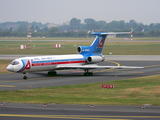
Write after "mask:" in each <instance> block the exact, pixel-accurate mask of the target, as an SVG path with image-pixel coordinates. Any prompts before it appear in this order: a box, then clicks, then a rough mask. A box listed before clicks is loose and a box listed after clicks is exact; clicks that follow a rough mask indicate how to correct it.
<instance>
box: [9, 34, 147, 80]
mask: <svg viewBox="0 0 160 120" xmlns="http://www.w3.org/2000/svg"><path fill="white" fill-rule="evenodd" d="M92 34H93V35H96V38H95V40H94V41H93V43H92V44H91V45H90V46H78V47H77V52H78V54H69V55H48V56H34V57H22V58H18V59H15V60H13V61H12V62H11V63H10V64H9V65H8V66H7V68H6V69H7V70H8V71H11V72H16V73H23V74H24V76H23V79H27V75H26V73H27V72H35V71H48V75H56V74H57V72H56V70H64V69H83V70H84V75H85V76H92V75H93V73H92V72H89V70H90V69H98V68H99V69H110V68H115V69H126V68H144V67H136V66H99V65H97V64H96V63H99V62H103V61H104V60H105V58H104V56H103V55H102V49H103V45H104V42H105V39H106V36H107V35H110V34H132V33H131V32H100V33H92Z"/></svg>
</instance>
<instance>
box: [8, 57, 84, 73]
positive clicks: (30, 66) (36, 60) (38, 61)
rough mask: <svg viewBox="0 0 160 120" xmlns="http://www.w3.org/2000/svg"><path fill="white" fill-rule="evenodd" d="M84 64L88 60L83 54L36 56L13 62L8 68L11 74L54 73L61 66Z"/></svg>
mask: <svg viewBox="0 0 160 120" xmlns="http://www.w3.org/2000/svg"><path fill="white" fill-rule="evenodd" d="M84 64H86V59H85V58H84V56H83V55H81V54H73V55H50V56H35V57H23V58H19V59H15V60H13V61H12V62H11V64H9V65H8V66H7V70H9V71H11V72H31V71H54V70H56V69H57V68H58V67H57V66H59V65H63V66H66V67H67V66H73V65H84Z"/></svg>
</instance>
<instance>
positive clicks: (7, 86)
mask: <svg viewBox="0 0 160 120" xmlns="http://www.w3.org/2000/svg"><path fill="white" fill-rule="evenodd" d="M0 87H16V86H14V85H0Z"/></svg>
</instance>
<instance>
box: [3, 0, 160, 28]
mask: <svg viewBox="0 0 160 120" xmlns="http://www.w3.org/2000/svg"><path fill="white" fill-rule="evenodd" d="M159 12H160V0H0V23H3V22H17V21H28V22H34V21H35V22H41V23H43V24H45V23H47V22H49V23H55V24H62V23H63V22H67V21H70V20H71V19H72V18H77V19H80V20H81V22H82V23H84V19H86V18H92V19H94V20H96V21H100V20H104V21H106V22H107V23H109V22H111V21H113V20H117V21H119V20H124V21H125V22H129V21H130V20H135V21H136V22H138V23H143V24H147V25H149V24H151V23H160V13H159Z"/></svg>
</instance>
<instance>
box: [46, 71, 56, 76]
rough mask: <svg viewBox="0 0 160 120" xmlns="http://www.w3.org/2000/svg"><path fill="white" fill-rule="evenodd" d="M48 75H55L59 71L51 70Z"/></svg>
mask: <svg viewBox="0 0 160 120" xmlns="http://www.w3.org/2000/svg"><path fill="white" fill-rule="evenodd" d="M48 75H49V76H55V75H57V72H56V71H49V72H48Z"/></svg>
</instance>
